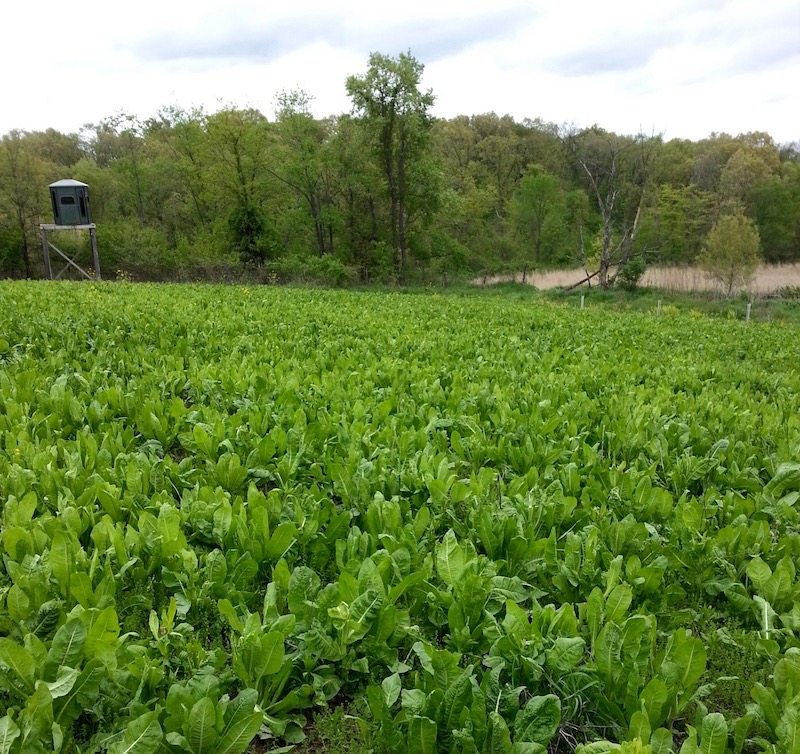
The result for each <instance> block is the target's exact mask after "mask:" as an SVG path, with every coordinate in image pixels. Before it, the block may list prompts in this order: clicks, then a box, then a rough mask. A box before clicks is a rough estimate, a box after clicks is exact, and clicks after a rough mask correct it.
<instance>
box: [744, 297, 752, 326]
mask: <svg viewBox="0 0 800 754" xmlns="http://www.w3.org/2000/svg"><path fill="white" fill-rule="evenodd" d="M752 306H753V305H752V304H751V303H750V302H748V303H747V313H746V314H745V315H744V321H745V324H747V323H748V322H749V321H750V308H751V307H752Z"/></svg>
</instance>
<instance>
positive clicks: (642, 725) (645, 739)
mask: <svg viewBox="0 0 800 754" xmlns="http://www.w3.org/2000/svg"><path fill="white" fill-rule="evenodd" d="M650 731H651V728H650V721H649V720H648V719H647V715H645V714H644V712H639V711H637V712H634V713H633V715H631V724H630V726H629V727H628V740H629V741H633V740H635V739H637V738H638V739H639V740H640V741H641V742H642V744H648V743H649V742H650Z"/></svg>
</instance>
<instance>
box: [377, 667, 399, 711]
mask: <svg viewBox="0 0 800 754" xmlns="http://www.w3.org/2000/svg"><path fill="white" fill-rule="evenodd" d="M381 688H382V689H383V694H384V697H385V699H386V706H387V707H389V708H391V707H393V706H394V703H395V702H396V701H397V700H398V699H399V698H400V692H401V691H402V690H403V684H402V682H401V681H400V674H399V673H393V674H392V675H390V676H387V677H386V678H384V679H383V681H381Z"/></svg>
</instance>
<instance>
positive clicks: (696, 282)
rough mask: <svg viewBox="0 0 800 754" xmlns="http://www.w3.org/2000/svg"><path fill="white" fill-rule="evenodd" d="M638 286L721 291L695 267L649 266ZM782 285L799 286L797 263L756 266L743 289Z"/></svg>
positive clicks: (537, 281)
mask: <svg viewBox="0 0 800 754" xmlns="http://www.w3.org/2000/svg"><path fill="white" fill-rule="evenodd" d="M585 277H586V273H585V272H584V271H583V270H551V271H549V272H529V273H528V277H527V281H526V282H527V284H528V285H532V286H535V287H536V288H539V289H540V290H547V289H549V288H557V287H558V286H568V285H573V284H574V283H577V282H578V281H579V280H583V279H584V278H585ZM483 282H484V279H483V278H477V279H475V280H473V283H475V284H476V285H482V284H483ZM510 282H514V283H521V282H522V273H521V272H518V273H515V274H507V275H492V276H489V277H487V278H486V284H487V285H494V284H496V283H510ZM641 284H642V285H645V286H650V287H653V288H663V289H665V290H668V291H674V292H676V293H688V292H692V291H716V292H719V293H722V292H723V287H722V286H721V285H720V284H719V283H716V282H714V281H713V280H710V279H709V278H708V276H707V275H706V274H705V273H704V272H703V271H702V270H700V269H698V268H696V267H651V268H650V269H649V270H647V272H646V273H645V275H644V277H643V278H642V283H641ZM784 286H800V263H798V264H785V265H767V264H762V265H761V266H759V268H758V270H757V271H756V274H755V276H754V278H753V281H752V282H751V283H750V285H748V286H747V291H749V292H750V293H753V294H756V295H764V294H768V293H773V292H774V291H776V290H778V289H779V288H783V287H784Z"/></svg>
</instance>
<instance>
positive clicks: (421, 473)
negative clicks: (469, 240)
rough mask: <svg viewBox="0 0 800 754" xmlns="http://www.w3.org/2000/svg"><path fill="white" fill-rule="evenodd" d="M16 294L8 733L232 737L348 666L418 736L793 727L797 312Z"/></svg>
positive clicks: (797, 663) (9, 301)
mask: <svg viewBox="0 0 800 754" xmlns="http://www.w3.org/2000/svg"><path fill="white" fill-rule="evenodd" d="M0 303H1V304H2V306H0V397H2V400H1V401H0V505H1V506H2V534H0V552H2V568H0V633H2V636H3V638H1V639H0V752H2V754H22V753H23V752H24V753H26V754H27V752H45V751H65V752H75V751H78V750H80V751H81V752H96V751H105V750H108V751H110V752H115V753H117V752H126V754H147V753H150V752H156V751H159V752H179V751H191V752H194V754H205V753H206V752H219V753H222V752H225V753H226V754H234V752H242V751H244V749H245V747H246V746H247V744H248V741H249V740H250V738H251V737H252V736H254V735H256V734H257V733H260V735H261V736H262V737H264V738H266V739H270V738H274V739H276V743H279V742H292V741H298V740H299V739H301V738H302V736H303V728H304V726H305V725H306V721H307V719H310V717H311V716H312V714H313V712H314V710H315V709H316V710H322V709H325V708H326V707H327V705H329V704H339V703H341V702H343V701H344V702H348V703H349V704H350V708H351V710H353V711H354V713H355V714H356V715H357V716H358V717H359V719H360V720H362V721H363V731H362V735H364V736H367V737H368V738H369V737H371V738H372V740H373V743H374V745H375V746H376V747H379V748H380V747H386V748H388V749H389V750H392V751H401V750H406V746H407V747H408V751H413V752H420V753H421V754H433V753H434V752H441V753H442V754H444V753H445V752H462V753H464V754H466V753H467V752H511V751H513V752H516V753H517V754H522V753H523V752H529V753H530V754H542V753H543V751H544V748H543V747H545V746H547V745H549V746H550V747H551V748H552V747H555V748H556V749H559V750H569V749H571V748H572V747H573V746H574V745H575V744H577V743H586V742H592V741H600V742H603V741H605V742H606V743H597V742H595V743H588V745H587V748H586V749H585V750H584V751H585V754H597V752H605V751H607V750H609V747H611V746H612V744H613V745H614V746H615V745H616V743H615V742H621V745H622V747H623V748H624V749H625V751H636V752H651V751H652V752H653V754H667V753H668V752H670V751H677V750H678V749H679V748H680V747H681V745H682V746H683V748H680V750H681V752H683V754H694V752H695V751H697V748H698V747H699V750H700V751H701V752H704V753H707V754H724V753H725V752H726V751H727V750H728V749H732V750H733V751H734V752H736V754H738V753H739V752H741V751H743V750H747V751H761V750H764V751H766V750H770V751H773V749H772V748H771V747H773V746H776V747H777V751H781V752H796V750H797V749H796V744H795V742H796V741H797V740H798V737H799V736H800V719H798V713H797V710H798V708H799V705H800V641H799V640H798V635H799V632H800V613H799V612H798V611H799V610H800V607H798V605H800V602H798V599H800V579H798V574H797V565H798V557H800V533H798V527H797V524H798V512H797V507H796V506H797V502H798V497H800V463H798V457H799V455H800V374H799V373H798V367H797V363H798V362H797V351H796V349H795V348H793V347H791V346H789V345H787V344H790V343H793V342H795V341H796V339H797V330H796V329H795V328H790V327H786V326H783V325H777V324H773V325H759V324H752V323H751V324H750V325H749V326H746V327H745V326H744V325H743V324H742V323H741V322H735V321H725V320H708V319H703V318H699V319H698V318H691V317H688V316H683V315H677V316H674V317H670V318H666V317H664V318H660V319H659V318H656V317H654V316H652V315H647V314H635V313H628V314H615V313H609V312H607V311H606V312H602V311H597V310H590V309H587V310H585V311H578V310H576V309H574V308H571V309H570V308H566V307H563V306H556V305H553V304H549V303H546V302H538V303H537V304H535V305H531V304H530V303H514V302H510V301H507V300H502V299H498V298H492V297H489V296H480V297H478V296H473V297H465V298H462V297H456V296H450V297H439V296H421V295H411V294H407V295H400V294H393V295H378V294H366V293H364V294H353V293H344V292H339V293H337V292H321V291H303V290H285V289H278V288H275V287H261V288H258V289H255V290H252V291H251V290H248V289H242V288H233V287H228V288H222V287H202V286H195V287H187V286H182V287H180V288H176V287H174V286H161V287H158V286H132V285H126V284H86V285H75V284H44V283H0ZM321 735H322V734H321ZM325 735H327V734H325ZM609 742H610V743H609Z"/></svg>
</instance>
